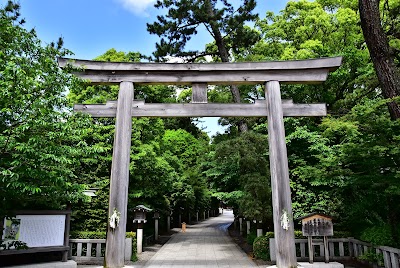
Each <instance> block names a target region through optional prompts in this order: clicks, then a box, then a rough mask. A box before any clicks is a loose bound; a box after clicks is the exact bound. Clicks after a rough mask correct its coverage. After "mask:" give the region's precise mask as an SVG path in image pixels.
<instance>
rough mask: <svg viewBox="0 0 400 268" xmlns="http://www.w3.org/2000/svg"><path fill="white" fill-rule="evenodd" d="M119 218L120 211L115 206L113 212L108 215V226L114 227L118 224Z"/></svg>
mask: <svg viewBox="0 0 400 268" xmlns="http://www.w3.org/2000/svg"><path fill="white" fill-rule="evenodd" d="M120 218H121V213H120V212H118V210H117V209H116V208H114V212H113V214H112V215H111V217H110V228H111V229H115V228H117V227H118V225H119V220H120Z"/></svg>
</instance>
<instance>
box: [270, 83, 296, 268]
mask: <svg viewBox="0 0 400 268" xmlns="http://www.w3.org/2000/svg"><path fill="white" fill-rule="evenodd" d="M265 98H266V100H267V113H268V143H269V161H270V171H271V188H272V209H273V218H274V233H275V248H276V266H277V267H278V268H291V267H293V268H294V267H297V259H296V248H295V241H294V226H293V214H292V199H291V194H290V184H289V165H288V158H287V149H286V141H285V127H284V124H283V112H282V100H281V92H280V86H279V82H278V81H270V82H267V83H266V85H265Z"/></svg>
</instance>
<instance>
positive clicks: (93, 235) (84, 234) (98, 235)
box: [70, 231, 106, 239]
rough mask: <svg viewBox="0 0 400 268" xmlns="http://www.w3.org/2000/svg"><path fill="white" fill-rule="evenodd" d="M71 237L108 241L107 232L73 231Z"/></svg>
mask: <svg viewBox="0 0 400 268" xmlns="http://www.w3.org/2000/svg"><path fill="white" fill-rule="evenodd" d="M70 237H71V238H75V239H106V232H91V231H72V232H71V233H70Z"/></svg>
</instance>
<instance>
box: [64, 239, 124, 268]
mask: <svg viewBox="0 0 400 268" xmlns="http://www.w3.org/2000/svg"><path fill="white" fill-rule="evenodd" d="M69 246H70V250H69V257H70V259H72V260H74V261H76V262H78V263H84V262H101V261H103V259H104V254H105V249H106V240H105V239H70V240H69ZM131 257H132V238H125V257H124V258H125V260H126V261H129V260H130V259H131Z"/></svg>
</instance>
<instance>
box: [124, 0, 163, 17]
mask: <svg viewBox="0 0 400 268" xmlns="http://www.w3.org/2000/svg"><path fill="white" fill-rule="evenodd" d="M117 2H119V3H121V4H122V6H123V7H124V8H125V9H127V10H128V11H130V12H132V13H133V14H135V15H138V16H143V17H147V16H149V14H148V13H147V11H146V9H147V8H148V7H150V6H153V5H154V3H155V2H156V0H117Z"/></svg>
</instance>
